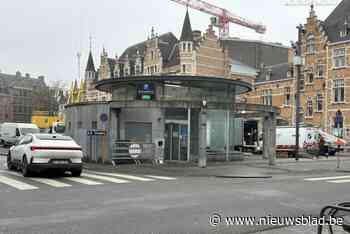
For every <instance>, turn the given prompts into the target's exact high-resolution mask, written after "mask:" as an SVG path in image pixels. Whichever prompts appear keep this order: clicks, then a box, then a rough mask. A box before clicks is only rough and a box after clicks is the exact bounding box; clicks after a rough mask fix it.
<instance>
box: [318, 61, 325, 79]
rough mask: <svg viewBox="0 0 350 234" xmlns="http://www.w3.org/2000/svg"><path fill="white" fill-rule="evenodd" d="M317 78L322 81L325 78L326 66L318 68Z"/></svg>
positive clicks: (321, 65)
mask: <svg viewBox="0 0 350 234" xmlns="http://www.w3.org/2000/svg"><path fill="white" fill-rule="evenodd" d="M316 76H317V78H318V79H322V78H323V77H324V65H323V64H318V65H317V67H316Z"/></svg>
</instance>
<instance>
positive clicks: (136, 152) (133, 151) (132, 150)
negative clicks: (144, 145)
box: [129, 144, 142, 158]
mask: <svg viewBox="0 0 350 234" xmlns="http://www.w3.org/2000/svg"><path fill="white" fill-rule="evenodd" d="M141 152H142V149H141V145H140V144H131V145H130V146H129V154H130V156H131V157H132V158H137V157H138V156H140V154H141Z"/></svg>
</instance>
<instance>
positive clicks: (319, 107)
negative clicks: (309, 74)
mask: <svg viewBox="0 0 350 234" xmlns="http://www.w3.org/2000/svg"><path fill="white" fill-rule="evenodd" d="M322 110H323V97H322V94H321V92H320V91H318V92H317V94H316V111H317V112H322Z"/></svg>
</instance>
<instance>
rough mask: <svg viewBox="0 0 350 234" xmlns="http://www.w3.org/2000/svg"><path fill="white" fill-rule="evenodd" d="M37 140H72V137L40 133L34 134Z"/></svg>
mask: <svg viewBox="0 0 350 234" xmlns="http://www.w3.org/2000/svg"><path fill="white" fill-rule="evenodd" d="M36 138H38V139H39V140H54V141H72V140H73V139H72V138H71V137H69V136H62V135H53V134H40V135H36Z"/></svg>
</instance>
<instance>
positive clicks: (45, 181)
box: [30, 178, 72, 188]
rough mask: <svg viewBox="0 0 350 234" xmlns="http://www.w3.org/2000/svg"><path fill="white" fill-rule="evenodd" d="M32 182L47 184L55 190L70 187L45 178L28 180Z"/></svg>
mask: <svg viewBox="0 0 350 234" xmlns="http://www.w3.org/2000/svg"><path fill="white" fill-rule="evenodd" d="M30 179H31V180H33V181H36V182H39V183H43V184H47V185H50V186H52V187H55V188H63V187H71V186H72V185H70V184H66V183H63V182H60V181H57V180H53V179H46V178H30Z"/></svg>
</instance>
